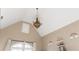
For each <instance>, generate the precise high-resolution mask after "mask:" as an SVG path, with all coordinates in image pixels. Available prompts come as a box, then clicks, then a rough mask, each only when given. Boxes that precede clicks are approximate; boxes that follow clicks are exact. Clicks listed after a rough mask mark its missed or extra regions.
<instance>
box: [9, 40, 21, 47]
mask: <svg viewBox="0 0 79 59" xmlns="http://www.w3.org/2000/svg"><path fill="white" fill-rule="evenodd" d="M12 47H19V48H22V47H23V42H17V41H12V44H11V48H12Z"/></svg>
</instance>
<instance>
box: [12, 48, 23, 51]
mask: <svg viewBox="0 0 79 59" xmlns="http://www.w3.org/2000/svg"><path fill="white" fill-rule="evenodd" d="M11 51H22V49H20V48H19V49H18V48H11Z"/></svg>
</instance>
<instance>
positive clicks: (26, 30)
mask: <svg viewBox="0 0 79 59" xmlns="http://www.w3.org/2000/svg"><path fill="white" fill-rule="evenodd" d="M21 32H23V33H27V34H28V33H29V32H30V25H29V24H27V23H22V29H21Z"/></svg>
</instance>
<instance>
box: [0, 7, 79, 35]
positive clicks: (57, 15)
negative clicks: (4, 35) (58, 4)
mask: <svg viewBox="0 0 79 59" xmlns="http://www.w3.org/2000/svg"><path fill="white" fill-rule="evenodd" d="M1 15H2V16H4V18H3V19H2V20H0V28H5V27H7V26H8V25H11V24H13V23H15V22H18V21H21V20H23V21H26V22H29V23H32V22H33V20H34V19H35V15H36V10H35V8H1ZM39 18H40V21H41V23H42V26H41V27H40V28H39V29H38V32H39V34H40V35H41V36H45V35H47V34H48V33H50V32H53V31H55V30H57V29H59V28H62V27H64V26H66V25H68V24H70V23H72V22H74V21H77V20H79V8H39Z"/></svg>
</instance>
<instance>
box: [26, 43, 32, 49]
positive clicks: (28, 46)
mask: <svg viewBox="0 0 79 59" xmlns="http://www.w3.org/2000/svg"><path fill="white" fill-rule="evenodd" d="M25 48H31V49H32V48H33V44H32V43H25Z"/></svg>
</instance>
